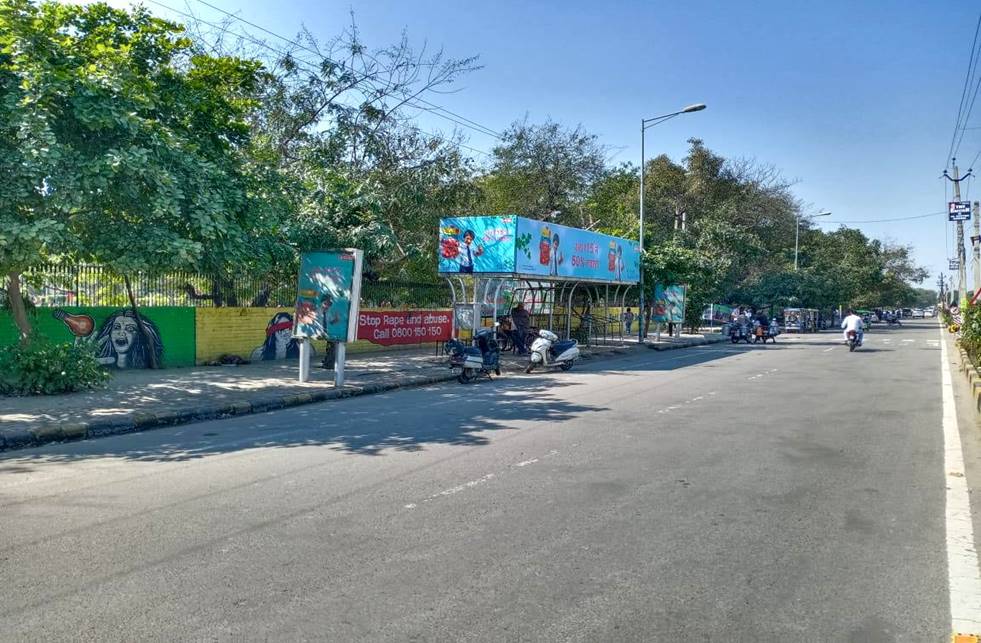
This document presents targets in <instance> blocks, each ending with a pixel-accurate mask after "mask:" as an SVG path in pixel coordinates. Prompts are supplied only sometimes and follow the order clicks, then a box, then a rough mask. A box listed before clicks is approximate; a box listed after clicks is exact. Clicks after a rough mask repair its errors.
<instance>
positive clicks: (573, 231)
mask: <svg viewBox="0 0 981 643" xmlns="http://www.w3.org/2000/svg"><path fill="white" fill-rule="evenodd" d="M439 272H440V273H443V274H447V273H478V274H479V273H508V274H518V275H525V276H539V277H543V278H553V279H556V278H558V279H566V280H576V279H581V280H589V281H604V282H613V283H618V282H619V283H630V284H633V283H637V282H638V281H639V280H640V247H639V245H638V243H637V242H636V241H631V240H629V239H622V238H620V237H613V236H610V235H607V234H602V233H599V232H591V231H589V230H581V229H579V228H570V227H568V226H563V225H558V224H556V223H549V222H547V221H538V220H535V219H526V218H524V217H517V216H510V215H509V216H500V217H456V218H450V219H443V220H441V221H440V227H439Z"/></svg>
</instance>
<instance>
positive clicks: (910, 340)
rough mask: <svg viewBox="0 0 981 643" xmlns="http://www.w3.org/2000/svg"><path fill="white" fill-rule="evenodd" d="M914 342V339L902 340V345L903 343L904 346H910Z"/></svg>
mask: <svg viewBox="0 0 981 643" xmlns="http://www.w3.org/2000/svg"><path fill="white" fill-rule="evenodd" d="M915 341H916V340H915V339H904V340H903V343H904V344H912V343H913V342H915Z"/></svg>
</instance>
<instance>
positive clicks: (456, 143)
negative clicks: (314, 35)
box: [146, 0, 491, 157]
mask: <svg viewBox="0 0 981 643" xmlns="http://www.w3.org/2000/svg"><path fill="white" fill-rule="evenodd" d="M146 1H147V2H149V3H151V4H155V5H157V6H159V7H162V8H164V9H167V10H168V11H173V12H174V13H176V14H178V15H181V16H184V17H186V18H190V19H191V20H195V21H197V22H200V23H202V24H206V25H208V26H210V27H214V28H216V29H221V28H222V25H219V24H217V23H214V22H209V21H208V20H204V19H202V18H199V17H198V16H195V15H194V14H191V13H187V12H184V11H181V10H180V9H175V8H174V7H171V6H169V5H166V4H164V3H162V2H159V1H158V0H146ZM235 35H236V36H238V37H240V38H242V39H243V40H246V41H248V42H250V43H252V44H254V45H256V46H257V47H262V48H264V49H267V50H269V51H271V52H274V53H277V54H279V55H281V56H285V55H288V52H284V51H281V50H279V49H276V48H275V47H272V46H270V45H269V44H268V43H265V42H263V41H261V40H258V39H256V38H253V37H251V36H250V35H248V34H244V33H239V32H235ZM294 60H296V61H297V62H298V63H304V64H305V65H306V68H307V70H308V71H310V72H311V73H319V70H317V69H316V68H315V66H314V65H313V64H312V63H310V62H309V61H306V60H303V59H301V58H294ZM444 118H446V117H444ZM448 120H453V119H448ZM458 124H460V125H462V123H458ZM412 129H413V130H414V131H416V132H419V133H422V134H426V135H427V136H432V137H433V138H435V139H436V140H439V141H442V142H444V143H448V144H450V145H453V146H455V147H458V148H462V149H466V150H469V151H471V152H474V153H475V154H481V155H483V156H486V157H490V156H491V154H489V153H488V152H485V151H483V150H478V149H477V148H475V147H471V146H469V145H466V144H465V143H461V142H459V141H454V140H452V139H449V138H446V137H444V136H441V135H439V134H435V133H433V132H429V131H427V130H424V129H421V128H419V127H417V126H415V125H413V126H412ZM471 129H473V128H471Z"/></svg>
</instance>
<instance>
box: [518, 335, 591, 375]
mask: <svg viewBox="0 0 981 643" xmlns="http://www.w3.org/2000/svg"><path fill="white" fill-rule="evenodd" d="M577 359H579V342H577V341H576V340H574V339H565V340H562V341H559V336H558V335H556V334H555V333H553V332H551V331H548V330H545V329H544V328H543V329H542V330H540V331H538V337H537V338H536V339H535V341H534V342H532V344H531V355H529V356H528V366H526V367H525V373H530V372H531V371H532V370H533V369H534V368H535V367H536V366H558V367H559V368H561V369H562V370H563V371H567V370H569V369H570V368H572V365H573V364H574V363H575V362H576V360H577Z"/></svg>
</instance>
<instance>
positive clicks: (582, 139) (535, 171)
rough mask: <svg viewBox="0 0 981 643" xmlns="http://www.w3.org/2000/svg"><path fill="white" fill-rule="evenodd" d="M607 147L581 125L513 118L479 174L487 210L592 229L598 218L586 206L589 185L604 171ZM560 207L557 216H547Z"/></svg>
mask: <svg viewBox="0 0 981 643" xmlns="http://www.w3.org/2000/svg"><path fill="white" fill-rule="evenodd" d="M606 153H607V149H606V148H605V147H604V146H602V145H601V144H600V143H599V140H598V138H597V137H596V136H595V135H594V134H590V133H588V132H586V131H585V130H584V129H583V128H582V126H577V127H575V128H573V129H569V128H566V127H563V126H562V125H560V124H558V123H555V122H553V121H551V120H548V121H546V122H545V123H543V124H541V125H533V124H530V123H529V122H528V121H527V119H526V120H524V121H516V122H515V123H513V124H512V125H511V127H509V128H508V129H507V130H506V131H505V132H504V133H503V135H502V142H501V143H500V144H499V145H497V146H495V147H494V149H493V151H492V157H493V158H492V160H491V166H490V168H489V170H488V172H487V173H486V174H485V175H484V176H483V177H481V178H480V179H479V185H480V188H481V190H482V191H483V194H484V203H483V207H484V209H485V211H486V212H487V213H488V214H520V215H522V216H529V217H532V218H536V219H544V218H546V217H552V218H555V220H556V221H558V222H559V223H567V224H569V225H574V226H579V227H583V228H594V227H596V226H597V225H598V224H600V223H601V222H600V221H599V220H597V219H595V218H594V217H593V215H594V214H595V211H592V210H590V209H588V208H587V207H586V204H585V201H586V198H587V196H588V195H589V193H590V190H591V188H592V187H593V186H594V185H595V184H596V183H597V181H599V180H600V179H601V178H603V177H604V175H605V174H606ZM554 212H559V213H560V214H558V215H554V216H553V215H552V213H554Z"/></svg>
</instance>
